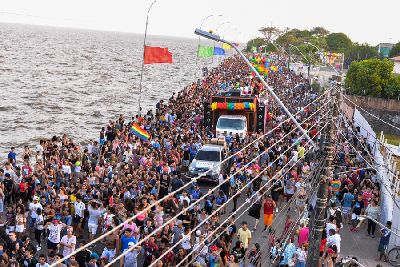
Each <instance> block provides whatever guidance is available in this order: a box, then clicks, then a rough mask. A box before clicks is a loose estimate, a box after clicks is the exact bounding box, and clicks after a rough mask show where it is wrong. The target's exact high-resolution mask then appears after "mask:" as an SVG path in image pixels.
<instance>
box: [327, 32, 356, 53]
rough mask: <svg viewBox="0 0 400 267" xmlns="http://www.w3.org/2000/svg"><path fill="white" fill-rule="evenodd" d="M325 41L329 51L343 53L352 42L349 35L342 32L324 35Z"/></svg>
mask: <svg viewBox="0 0 400 267" xmlns="http://www.w3.org/2000/svg"><path fill="white" fill-rule="evenodd" d="M326 42H327V44H328V49H329V51H330V52H339V53H343V52H344V51H346V50H347V49H348V48H349V47H350V46H351V44H352V42H351V40H350V38H349V37H347V35H346V34H344V33H342V32H334V33H331V34H328V35H327V36H326Z"/></svg>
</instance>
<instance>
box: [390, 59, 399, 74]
mask: <svg viewBox="0 0 400 267" xmlns="http://www.w3.org/2000/svg"><path fill="white" fill-rule="evenodd" d="M390 60H393V62H394V69H393V72H394V73H396V74H400V56H397V57H392V58H391V59H390Z"/></svg>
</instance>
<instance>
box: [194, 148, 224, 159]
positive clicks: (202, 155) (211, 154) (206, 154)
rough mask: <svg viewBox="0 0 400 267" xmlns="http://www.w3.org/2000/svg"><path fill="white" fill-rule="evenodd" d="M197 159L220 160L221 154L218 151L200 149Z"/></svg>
mask: <svg viewBox="0 0 400 267" xmlns="http://www.w3.org/2000/svg"><path fill="white" fill-rule="evenodd" d="M195 158H196V160H204V161H220V160H221V159H220V154H219V152H218V151H206V150H200V151H199V152H197V154H196V157H195Z"/></svg>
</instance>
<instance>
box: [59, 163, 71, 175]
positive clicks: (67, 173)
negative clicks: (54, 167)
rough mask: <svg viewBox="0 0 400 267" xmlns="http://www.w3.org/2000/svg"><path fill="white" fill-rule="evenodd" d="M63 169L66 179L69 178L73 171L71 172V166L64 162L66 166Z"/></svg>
mask: <svg viewBox="0 0 400 267" xmlns="http://www.w3.org/2000/svg"><path fill="white" fill-rule="evenodd" d="M61 168H62V170H63V173H64V176H65V177H66V178H69V177H70V176H71V173H72V170H71V166H70V165H69V164H68V161H67V160H66V161H65V162H64V164H63V165H62V167H61Z"/></svg>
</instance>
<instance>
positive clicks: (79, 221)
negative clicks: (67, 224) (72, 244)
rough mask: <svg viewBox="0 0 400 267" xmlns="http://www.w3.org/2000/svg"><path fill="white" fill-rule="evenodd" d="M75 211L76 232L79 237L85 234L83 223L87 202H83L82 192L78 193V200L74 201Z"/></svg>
mask: <svg viewBox="0 0 400 267" xmlns="http://www.w3.org/2000/svg"><path fill="white" fill-rule="evenodd" d="M74 208H75V213H74V218H73V223H74V232H76V234H77V236H78V238H79V237H81V236H82V234H83V225H84V224H83V223H84V214H85V209H86V206H85V203H83V202H82V196H81V195H80V194H77V195H76V201H75V203H74Z"/></svg>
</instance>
